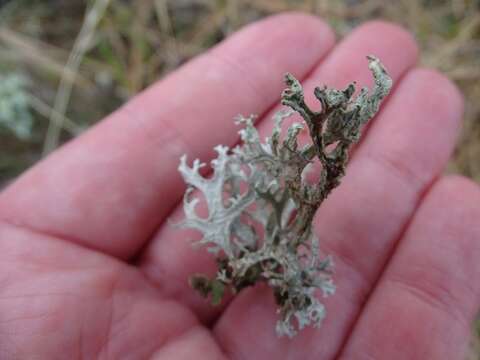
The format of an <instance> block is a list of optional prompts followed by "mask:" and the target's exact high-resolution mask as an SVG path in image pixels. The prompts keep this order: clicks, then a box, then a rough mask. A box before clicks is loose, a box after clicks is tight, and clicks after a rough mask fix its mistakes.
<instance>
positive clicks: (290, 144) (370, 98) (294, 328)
mask: <svg viewBox="0 0 480 360" xmlns="http://www.w3.org/2000/svg"><path fill="white" fill-rule="evenodd" d="M368 61H369V68H370V70H371V72H372V74H373V77H374V80H375V86H374V88H373V90H372V92H371V93H369V91H368V89H367V88H363V89H362V90H361V91H360V93H359V95H358V96H356V97H353V95H354V92H355V84H354V83H352V84H350V85H348V86H347V87H346V88H345V89H344V90H336V89H329V88H326V87H324V88H316V89H315V91H314V95H315V97H316V98H317V99H318V101H319V102H320V104H321V110H320V111H313V110H311V109H310V108H309V107H308V106H307V105H306V103H305V101H304V93H303V88H302V86H301V84H300V83H299V82H298V81H297V80H296V79H295V78H294V77H293V76H292V75H291V74H287V75H286V76H285V83H286V85H287V88H286V89H285V90H284V91H283V93H282V104H284V105H286V106H287V107H288V108H290V109H286V110H282V111H280V112H278V113H277V114H276V115H275V116H274V124H275V125H274V128H273V131H272V134H271V136H270V137H269V138H267V139H266V141H265V142H262V141H261V139H260V136H259V134H258V132H257V130H256V129H255V127H254V125H253V116H250V117H247V118H245V117H242V116H239V117H238V119H237V123H239V124H242V125H243V126H244V127H243V129H242V130H240V132H239V134H240V137H241V140H242V145H240V146H237V147H235V148H234V149H229V148H227V147H224V146H217V147H215V151H216V152H217V154H218V156H217V158H216V159H214V160H213V161H212V162H211V166H212V169H213V173H212V174H211V176H209V177H204V176H202V175H200V173H199V169H200V168H201V167H203V166H205V164H202V163H200V161H199V160H195V161H194V162H193V166H192V167H190V166H188V165H187V159H186V156H183V157H182V158H181V162H180V166H179V171H180V172H181V174H182V176H183V178H184V180H185V182H186V183H187V184H188V185H189V187H188V189H187V191H186V193H185V196H184V211H185V220H184V221H183V222H182V223H181V226H183V227H186V228H191V229H195V230H198V231H199V232H200V233H201V234H202V236H203V237H202V239H201V240H200V241H199V243H200V244H202V245H204V246H206V247H207V249H208V250H209V251H211V252H213V253H214V254H215V256H216V259H217V264H218V271H217V274H216V276H215V277H214V278H212V279H210V278H208V277H206V276H203V275H194V276H192V278H191V285H192V287H193V288H195V289H196V290H198V291H199V292H200V293H201V294H202V295H203V296H211V300H212V303H213V304H219V303H220V302H221V301H222V298H223V296H224V294H225V291H226V290H229V291H231V292H232V293H234V294H235V293H238V292H239V291H240V290H242V289H243V288H245V287H247V286H252V285H254V284H256V283H257V282H259V281H262V282H265V283H267V284H268V285H269V286H270V287H271V288H272V290H273V294H274V296H275V300H276V303H277V304H278V313H279V320H278V323H277V327H276V331H277V334H278V335H279V336H282V335H287V336H289V337H292V336H294V335H295V334H296V333H297V332H298V330H301V329H303V328H304V327H305V326H308V325H313V326H315V327H319V326H320V324H321V321H322V319H323V318H324V317H325V308H324V306H323V304H322V303H321V302H320V300H319V299H318V298H317V296H316V295H317V294H316V293H317V291H318V290H319V291H320V293H321V294H322V295H323V296H329V295H331V294H333V293H334V292H335V286H334V284H333V281H332V278H331V276H332V271H333V263H332V259H331V257H329V256H326V257H321V255H320V252H319V244H318V240H317V237H316V236H315V235H314V233H313V229H312V221H313V217H314V215H315V212H316V210H317V209H318V207H319V206H320V205H321V203H322V202H323V201H324V200H325V199H326V197H327V196H328V195H329V194H330V192H331V191H332V190H333V189H334V188H335V187H336V186H338V185H339V183H340V179H341V178H342V177H343V175H344V174H345V167H346V164H347V160H348V150H349V148H350V146H351V145H352V143H354V142H356V141H358V139H359V138H360V133H361V129H362V126H363V125H365V124H366V123H367V122H368V120H369V119H371V118H372V117H373V116H374V115H375V113H376V112H377V111H378V109H379V106H380V102H381V101H382V99H384V98H385V96H387V94H388V93H389V91H390V88H391V86H392V80H391V78H390V77H389V76H388V74H387V72H386V71H385V68H384V67H383V66H382V64H381V63H380V61H379V60H378V59H376V58H375V57H373V56H369V57H368ZM295 112H296V113H298V114H300V115H301V117H302V118H303V120H304V123H305V125H304V124H300V123H293V124H292V125H290V126H289V128H288V130H287V132H286V135H285V136H284V138H283V139H282V136H281V135H282V122H283V121H284V119H285V118H287V117H289V116H291V115H292V114H294V113H295ZM304 128H306V129H308V132H309V135H310V142H309V143H308V144H306V145H304V146H300V145H299V143H298V139H297V137H298V135H299V134H300V132H301V131H303V129H304ZM314 161H318V162H319V163H320V165H321V169H320V170H319V176H318V179H317V180H316V181H315V182H313V183H312V182H311V181H307V179H306V173H307V172H308V171H309V168H311V164H312V163H313V162H314ZM202 198H203V200H204V203H205V205H206V208H207V211H208V212H207V215H206V216H200V215H199V214H198V211H197V210H198V209H197V205H198V204H199V202H200V199H202Z"/></svg>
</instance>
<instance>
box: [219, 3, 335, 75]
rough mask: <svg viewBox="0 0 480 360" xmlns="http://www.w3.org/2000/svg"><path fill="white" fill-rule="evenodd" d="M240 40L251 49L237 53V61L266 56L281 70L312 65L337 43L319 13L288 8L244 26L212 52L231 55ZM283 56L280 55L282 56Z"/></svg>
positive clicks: (258, 60) (258, 59)
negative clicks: (318, 15)
mask: <svg viewBox="0 0 480 360" xmlns="http://www.w3.org/2000/svg"><path fill="white" fill-rule="evenodd" d="M241 44H248V48H249V49H248V51H246V52H245V53H243V54H236V59H235V61H237V62H239V63H244V62H260V61H262V60H263V59H265V58H270V59H271V61H274V62H276V63H281V64H282V65H283V69H282V72H286V71H291V72H295V73H297V74H296V75H298V74H299V71H298V70H297V69H299V68H309V69H311V68H312V67H313V66H314V65H316V64H317V63H318V62H319V61H320V59H322V58H323V57H324V56H325V55H326V54H327V53H328V52H329V51H330V49H331V48H332V47H333V46H334V44H335V33H334V32H333V30H332V29H331V28H330V26H329V25H328V24H327V23H326V22H325V21H323V20H322V19H320V18H319V17H317V16H313V15H309V14H304V13H301V12H285V13H280V14H276V15H272V16H269V17H266V18H264V19H262V20H258V21H256V22H254V23H251V24H249V25H247V26H245V27H244V28H243V29H241V30H240V31H238V32H236V33H235V34H233V35H232V36H231V37H230V38H229V39H227V40H226V41H224V42H222V43H220V44H219V45H218V46H216V47H215V48H213V49H212V51H211V52H212V53H214V54H215V55H220V56H221V57H229V53H231V52H234V50H235V49H236V48H238V47H239V46H240V45H241ZM280 57H281V58H280Z"/></svg>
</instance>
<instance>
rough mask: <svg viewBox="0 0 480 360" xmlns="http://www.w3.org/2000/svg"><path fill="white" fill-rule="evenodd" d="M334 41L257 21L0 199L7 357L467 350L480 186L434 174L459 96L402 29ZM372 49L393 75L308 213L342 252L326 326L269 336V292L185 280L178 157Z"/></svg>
mask: <svg viewBox="0 0 480 360" xmlns="http://www.w3.org/2000/svg"><path fill="white" fill-rule="evenodd" d="M333 42H334V41H333V36H332V34H331V31H330V30H329V29H328V28H327V27H326V25H324V24H323V23H322V22H320V21H319V20H318V19H314V18H311V17H308V16H305V15H298V14H290V15H282V16H277V17H274V18H271V19H267V20H266V21H263V22H260V23H257V24H255V25H253V26H251V27H249V28H247V29H245V30H243V31H241V32H239V33H238V34H236V35H235V36H233V37H232V38H231V39H229V40H227V41H226V42H225V43H223V44H222V45H220V46H219V47H217V48H215V49H214V50H213V51H211V52H209V53H208V54H207V55H204V56H202V57H200V58H198V59H196V60H194V61H193V62H191V63H190V64H188V65H186V66H185V67H184V68H182V69H181V70H179V71H177V72H176V73H175V74H173V75H171V76H170V77H169V78H167V79H166V80H164V81H163V82H162V83H160V84H158V85H156V86H154V87H152V88H151V89H150V90H147V91H146V92H145V93H144V94H143V95H141V96H140V97H138V98H136V99H134V100H133V101H132V102H130V103H129V105H127V106H126V107H124V108H123V109H121V110H120V111H119V112H117V113H116V114H113V115H112V116H111V117H110V118H109V119H107V120H105V121H104V122H102V123H101V124H100V125H99V126H97V127H96V128H95V129H94V130H93V131H90V132H88V133H87V134H85V135H84V136H82V137H80V138H79V139H77V140H75V141H73V142H72V143H70V144H68V145H67V146H65V147H64V148H63V149H61V150H60V151H57V152H56V153H55V154H53V155H52V156H51V157H50V158H49V159H47V160H46V161H44V162H43V163H41V164H39V165H37V166H36V167H35V168H33V169H32V170H30V171H29V172H27V173H26V174H25V175H24V176H23V177H22V178H20V179H19V180H18V181H17V182H16V183H14V184H12V185H11V186H10V187H9V188H7V189H6V190H5V191H4V192H3V193H1V194H0V219H2V222H1V226H0V241H1V248H2V251H1V253H0V260H1V261H0V266H1V269H0V274H1V275H0V281H1V284H2V286H1V288H0V310H1V311H0V330H1V334H2V336H1V338H0V353H1V354H2V358H5V359H17V358H19V359H31V358H35V359H53V358H58V359H63V358H65V359H73V358H87V359H94V358H112V359H121V358H129V359H130V358H131V359H144V358H155V359H191V358H198V359H203V358H205V359H217V358H218V359H223V358H246V359H264V358H266V357H267V356H271V357H275V358H279V359H297V358H298V359H313V358H315V359H332V358H336V357H338V358H346V359H350V358H352V359H461V358H462V353H463V351H464V350H465V343H466V341H467V340H468V334H469V322H470V320H471V319H472V317H473V316H474V313H475V311H476V306H477V301H478V298H479V291H480V289H479V285H477V284H476V282H475V280H470V279H477V278H478V275H479V270H478V269H477V266H476V264H475V263H476V261H477V259H478V255H479V251H480V246H479V245H478V244H476V241H475V240H476V239H478V238H479V236H480V228H479V226H478V223H477V220H476V219H478V217H479V216H480V205H479V204H480V191H479V190H478V188H477V187H476V185H474V184H472V183H470V182H469V181H467V180H465V179H462V178H458V177H455V178H453V177H449V178H440V179H437V178H436V177H437V176H438V174H439V172H440V171H441V169H442V167H443V166H444V164H445V162H446V160H447V159H448V156H449V154H450V152H451V149H452V147H453V143H454V140H455V134H456V131H457V127H458V123H459V118H460V116H461V111H462V110H461V108H462V101H461V98H460V96H459V95H458V93H457V92H456V90H455V89H454V87H453V86H452V85H451V84H450V83H449V82H448V81H447V80H446V79H445V78H443V77H442V76H441V75H439V74H437V73H435V72H433V71H429V70H422V69H412V67H413V65H414V62H415V58H416V49H415V45H414V43H413V41H412V40H411V38H410V37H409V35H408V34H406V33H405V32H404V31H403V30H401V29H399V28H398V27H395V26H392V25H389V24H384V23H370V24H366V25H364V26H362V27H360V28H359V29H357V30H356V31H355V32H353V33H352V34H351V35H350V36H349V37H347V38H346V39H345V40H344V41H343V42H342V43H341V44H340V45H338V46H337V47H335V48H333ZM327 53H328V56H326V54H327ZM370 53H372V54H375V55H376V56H378V57H379V58H380V59H381V60H382V62H384V63H385V65H386V66H387V68H388V69H389V71H390V73H391V75H392V76H393V78H394V80H396V82H397V85H396V88H395V89H394V91H393V93H392V95H391V96H390V99H389V101H388V102H387V103H386V104H385V105H384V109H382V111H381V113H380V114H379V115H378V116H377V119H376V120H374V122H373V124H372V126H371V128H370V129H369V130H368V136H367V137H366V139H365V140H364V141H363V142H362V143H361V144H360V146H358V148H357V149H356V151H355V154H354V156H353V158H352V161H351V164H350V165H349V168H348V169H347V176H346V177H345V179H344V181H343V183H342V185H341V186H340V187H339V188H338V189H337V190H336V191H335V192H334V193H333V194H332V195H331V197H330V198H329V199H328V200H327V201H326V203H325V204H324V206H323V207H322V208H321V209H320V211H319V214H318V216H317V220H316V226H317V227H318V229H319V233H320V236H321V241H322V246H323V250H325V252H327V253H331V254H332V255H333V256H334V258H335V260H336V264H337V265H336V269H337V272H336V276H335V278H336V282H337V284H338V291H337V294H336V295H335V296H333V297H332V298H330V299H327V301H326V306H327V311H328V316H327V319H326V321H325V323H324V325H323V327H322V328H321V329H320V330H311V329H309V330H306V331H303V332H302V333H301V334H300V335H299V336H297V337H296V338H295V339H293V340H288V339H277V337H276V335H275V333H274V323H275V320H276V314H275V311H274V309H275V305H274V303H273V298H272V296H271V294H270V292H269V291H268V290H267V289H264V288H262V287H255V288H251V289H247V290H245V291H243V292H242V293H241V294H240V295H239V296H237V298H235V299H233V300H232V301H231V302H229V304H224V305H223V307H220V308H214V309H212V308H211V307H210V306H209V304H208V303H206V302H205V301H203V300H202V299H200V298H199V297H198V295H197V294H195V293H194V292H193V291H192V290H191V289H190V288H189V287H188V284H187V281H186V279H187V277H188V275H189V274H191V273H192V272H208V271H211V270H212V269H213V264H212V261H213V260H212V259H211V258H210V257H209V256H208V255H206V254H205V253H203V252H201V251H196V252H195V251H192V250H191V247H190V244H188V241H186V239H187V238H188V237H191V236H193V235H190V234H187V233H185V232H179V231H178V230H177V229H172V228H171V227H170V226H168V223H167V222H166V220H167V217H168V214H169V213H170V212H171V210H172V209H174V207H175V206H176V204H177V203H178V200H179V197H180V195H181V193H182V189H183V185H182V184H181V181H179V176H178V174H177V173H176V166H177V164H178V158H179V156H180V155H181V154H182V153H185V152H187V153H189V155H190V158H192V157H200V158H203V159H205V158H207V157H208V156H210V155H211V153H210V152H209V151H210V149H211V148H212V147H213V146H214V145H216V144H217V143H224V144H225V143H227V144H232V143H234V142H235V134H236V129H235V128H234V126H233V124H231V122H229V121H228V119H229V118H232V117H233V115H235V112H236V111H242V112H244V113H248V112H252V113H263V112H265V111H266V110H268V109H269V107H270V105H271V104H272V103H274V102H275V99H276V98H277V97H278V95H279V93H280V90H281V88H282V84H281V79H280V74H281V73H282V72H284V71H287V70H288V71H292V72H293V73H295V74H296V75H298V76H303V77H304V78H306V80H305V84H306V85H305V87H306V92H308V93H310V91H309V90H310V89H311V88H312V87H313V86H315V85H318V84H321V83H328V84H329V85H337V84H338V85H339V86H342V85H345V83H347V82H349V81H351V80H358V81H359V82H360V83H362V82H366V81H367V79H369V74H368V70H367V69H366V66H365V63H362V62H361V61H358V63H357V58H358V59H361V60H363V57H364V55H366V54H370ZM253 54H255V56H253ZM352 55H353V56H354V57H355V59H353V58H352ZM312 69H313V70H312ZM307 100H308V99H307ZM157 102H158V104H157ZM267 118H268V116H267ZM269 126H271V124H270V123H269V122H268V121H262V122H261V123H260V125H259V127H260V129H261V131H263V132H264V133H268V128H269ZM338 214H342V216H339V215H338ZM172 216H173V218H174V219H175V218H176V219H178V218H179V217H181V211H180V210H179V208H177V209H175V210H173V215H172ZM153 233H155V235H154V236H153V237H152V234H153Z"/></svg>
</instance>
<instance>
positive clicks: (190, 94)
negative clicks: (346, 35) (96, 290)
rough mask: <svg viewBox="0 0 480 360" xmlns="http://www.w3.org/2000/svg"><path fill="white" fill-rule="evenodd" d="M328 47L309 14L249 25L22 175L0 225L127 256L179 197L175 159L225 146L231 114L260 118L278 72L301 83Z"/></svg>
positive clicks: (0, 202)
mask: <svg viewBox="0 0 480 360" xmlns="http://www.w3.org/2000/svg"><path fill="white" fill-rule="evenodd" d="M333 41H334V37H333V35H332V31H331V30H330V29H329V28H328V26H327V25H325V23H323V22H322V21H320V20H318V19H316V18H314V17H312V16H308V15H301V14H286V15H279V16H274V17H271V18H268V19H267V20H264V21H260V22H258V23H256V24H253V25H251V26H248V27H247V28H245V29H244V30H242V31H240V32H239V33H237V34H236V35H233V36H232V37H231V38H229V39H227V40H226V41H225V42H224V43H222V44H221V45H219V46H217V47H216V48H214V49H213V50H211V51H209V52H207V53H206V54H205V55H202V56H200V57H198V58H196V59H195V60H193V61H191V62H190V63H188V64H187V65H186V66H184V67H183V68H181V69H180V70H178V71H177V72H175V73H173V74H172V75H170V76H169V77H167V78H166V79H165V80H163V81H161V82H159V83H158V84H156V85H154V86H152V87H151V88H149V89H148V90H146V91H145V92H143V93H142V94H141V95H139V96H138V97H136V98H135V99H133V100H132V101H131V102H129V103H128V104H127V105H126V106H125V107H123V108H121V109H120V110H119V111H117V112H116V113H114V114H113V115H111V116H109V117H108V118H107V119H106V120H105V121H103V122H101V123H100V124H99V125H98V126H96V127H95V128H94V129H92V130H91V131H89V132H87V133H86V134H85V135H83V136H81V137H80V138H78V139H76V140H75V141H73V142H71V143H70V144H68V145H67V146H65V147H63V148H62V149H60V150H59V151H57V152H55V153H54V154H53V155H52V156H51V157H49V158H48V159H47V160H46V161H44V162H42V163H40V164H39V165H37V166H36V167H34V168H33V169H31V170H30V171H28V172H27V173H26V174H25V175H24V176H22V177H21V178H20V179H19V180H18V181H17V182H16V183H14V184H13V185H12V186H10V188H8V189H7V190H6V191H5V192H4V193H2V194H1V195H0V219H4V220H5V221H9V222H14V223H16V224H20V225H22V226H27V227H29V228H31V229H34V230H36V231H40V232H45V233H49V234H54V235H55V236H57V237H62V238H65V239H70V240H71V241H74V242H76V243H79V244H82V245H85V246H88V247H91V248H94V249H97V250H100V251H103V252H106V253H108V254H111V255H114V256H118V257H121V258H128V257H130V256H132V254H134V253H135V252H136V251H137V250H138V249H139V248H140V247H141V246H142V245H143V244H144V242H145V240H146V239H147V237H148V236H149V235H151V234H152V232H153V231H154V230H155V228H156V227H157V226H158V225H159V223H161V222H162V220H163V219H164V218H165V216H166V215H167V214H168V212H169V211H170V209H171V208H172V206H173V205H174V204H176V202H177V201H178V199H179V197H180V196H181V193H182V191H183V189H184V185H183V181H181V179H180V176H179V174H178V171H177V166H178V163H179V157H180V155H182V154H184V153H186V154H188V155H189V157H190V158H197V157H198V158H201V159H202V160H206V159H207V158H208V157H209V156H210V155H211V152H212V150H211V149H212V147H213V146H215V145H216V144H218V143H223V144H230V145H231V144H233V143H234V142H235V140H236V131H237V129H235V126H234V123H233V120H232V119H233V117H234V116H235V115H236V114H237V112H240V111H241V112H243V113H247V114H248V113H263V112H264V111H266V110H267V109H268V108H269V107H270V106H271V104H272V102H274V101H275V99H277V98H278V96H279V93H280V91H281V88H282V86H283V85H282V83H281V78H280V76H279V74H282V73H283V72H285V71H286V70H289V71H294V72H296V73H298V74H299V76H304V75H305V74H306V73H307V72H308V71H310V69H311V68H312V67H313V66H314V64H315V62H316V61H318V59H319V58H321V57H322V56H323V54H325V53H326V52H327V51H328V50H329V48H330V47H331V46H332V44H333Z"/></svg>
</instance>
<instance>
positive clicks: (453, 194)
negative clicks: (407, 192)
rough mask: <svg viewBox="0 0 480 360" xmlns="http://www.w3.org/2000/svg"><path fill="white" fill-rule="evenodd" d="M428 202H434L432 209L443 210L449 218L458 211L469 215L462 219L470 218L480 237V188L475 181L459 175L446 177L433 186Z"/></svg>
mask: <svg viewBox="0 0 480 360" xmlns="http://www.w3.org/2000/svg"><path fill="white" fill-rule="evenodd" d="M427 201H429V202H430V203H432V202H433V204H432V205H431V206H432V207H434V208H437V209H443V210H444V212H445V213H447V214H448V216H452V215H454V213H455V212H456V211H461V212H462V213H465V214H469V215H468V216H462V219H463V220H464V221H466V220H467V219H468V218H470V219H471V220H472V222H473V224H472V225H474V228H476V229H477V230H478V233H479V234H478V235H479V236H480V225H479V224H478V221H477V220H478V219H480V186H479V185H478V184H477V183H476V182H474V181H473V180H471V179H469V178H467V177H465V176H462V175H457V174H454V175H448V176H444V177H442V178H440V179H439V180H438V181H436V182H435V184H434V185H433V186H432V188H431V189H430V191H429V194H428V197H427ZM457 209H458V210H457Z"/></svg>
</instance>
